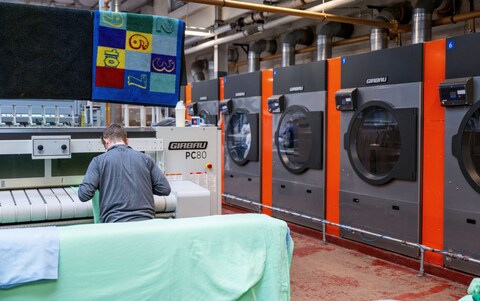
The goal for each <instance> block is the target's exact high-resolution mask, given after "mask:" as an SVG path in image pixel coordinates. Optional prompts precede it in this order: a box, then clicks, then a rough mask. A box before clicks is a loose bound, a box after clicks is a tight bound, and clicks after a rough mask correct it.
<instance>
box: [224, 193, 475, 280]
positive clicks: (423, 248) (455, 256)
mask: <svg viewBox="0 0 480 301" xmlns="http://www.w3.org/2000/svg"><path fill="white" fill-rule="evenodd" d="M222 196H223V197H225V198H227V199H232V200H236V201H240V202H244V203H246V204H250V205H254V206H258V207H259V208H262V207H263V208H267V209H270V210H272V211H277V212H281V213H285V214H289V215H292V216H294V217H300V218H303V219H306V220H309V221H313V222H318V223H321V224H322V241H323V242H324V243H326V242H327V238H326V231H325V228H326V225H330V226H335V227H338V228H340V229H344V230H349V231H352V232H358V233H362V234H368V235H371V236H374V237H376V239H375V240H377V239H385V240H390V241H393V242H398V243H399V244H401V245H404V246H411V247H414V248H418V249H419V250H420V267H419V271H418V276H423V275H425V269H424V267H425V251H429V252H432V253H438V254H442V255H444V256H447V257H450V258H453V259H458V260H463V261H470V262H473V263H476V264H479V265H480V260H478V259H475V258H471V257H469V256H467V255H463V254H459V253H453V252H449V251H447V250H440V249H435V248H431V247H428V246H425V245H422V244H419V243H414V242H409V241H406V240H401V239H398V238H394V237H390V236H388V235H383V234H378V233H374V232H371V231H367V230H363V229H359V228H355V227H351V226H347V225H342V224H337V223H334V222H330V221H328V220H325V219H321V218H317V217H312V216H309V215H305V214H301V213H298V212H293V211H289V210H285V209H282V208H277V207H272V206H268V205H265V204H260V203H257V202H254V201H251V200H248V199H245V198H240V197H237V196H234V195H231V194H222ZM259 211H261V210H259Z"/></svg>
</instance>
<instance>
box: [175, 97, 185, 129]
mask: <svg viewBox="0 0 480 301" xmlns="http://www.w3.org/2000/svg"><path fill="white" fill-rule="evenodd" d="M175 126H176V127H185V105H184V104H183V100H180V101H179V102H177V106H176V107H175Z"/></svg>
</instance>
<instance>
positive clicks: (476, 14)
mask: <svg viewBox="0 0 480 301" xmlns="http://www.w3.org/2000/svg"><path fill="white" fill-rule="evenodd" d="M476 18H480V11H473V12H468V13H463V14H458V15H455V16H452V17H444V18H440V19H436V20H434V21H432V26H433V27H437V26H443V25H449V24H455V23H458V22H463V21H467V20H471V19H476ZM369 40H370V35H369V34H367V35H362V36H357V37H354V38H350V39H344V40H339V41H335V42H333V43H332V46H333V47H337V46H345V45H351V44H356V43H361V42H366V41H369ZM313 51H317V46H311V47H305V48H302V49H300V50H298V51H296V54H301V53H309V52H313ZM281 57H282V56H281V55H280V54H276V55H270V56H266V57H263V58H262V59H261V61H271V60H276V59H280V58H281ZM246 64H247V62H246V61H241V62H238V63H235V64H231V65H230V67H233V68H235V67H241V66H244V65H246Z"/></svg>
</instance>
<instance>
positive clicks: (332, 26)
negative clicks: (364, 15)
mask: <svg viewBox="0 0 480 301" xmlns="http://www.w3.org/2000/svg"><path fill="white" fill-rule="evenodd" d="M353 29H354V26H353V25H352V24H347V23H338V22H328V23H327V24H325V25H324V26H323V27H322V29H320V33H319V34H318V35H317V61H323V60H326V59H329V58H331V57H332V38H333V37H339V38H343V39H348V38H350V37H351V36H352V33H353Z"/></svg>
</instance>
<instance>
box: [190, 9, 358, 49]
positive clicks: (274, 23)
mask: <svg viewBox="0 0 480 301" xmlns="http://www.w3.org/2000/svg"><path fill="white" fill-rule="evenodd" d="M357 2H358V0H331V1H328V2H325V3H323V4H319V5H316V6H314V7H311V8H308V9H306V10H305V11H312V12H319V11H326V10H330V9H335V8H338V7H341V6H345V5H353V4H356V3H357ZM299 19H300V17H296V16H286V17H282V18H279V19H276V20H273V21H270V22H268V23H266V24H261V25H259V26H258V27H257V29H258V31H264V30H268V29H272V28H277V27H278V26H280V25H283V24H287V23H291V22H294V21H297V20H299ZM248 35H249V33H247V32H246V31H242V32H238V33H235V34H230V35H228V36H225V37H221V38H217V39H215V40H211V41H208V42H205V43H202V44H200V45H197V46H194V47H191V48H189V49H185V54H186V55H189V54H192V53H195V52H198V51H200V50H203V49H207V48H210V47H213V46H214V45H220V44H224V43H228V42H231V41H235V40H238V39H241V38H244V37H245V36H248Z"/></svg>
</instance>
